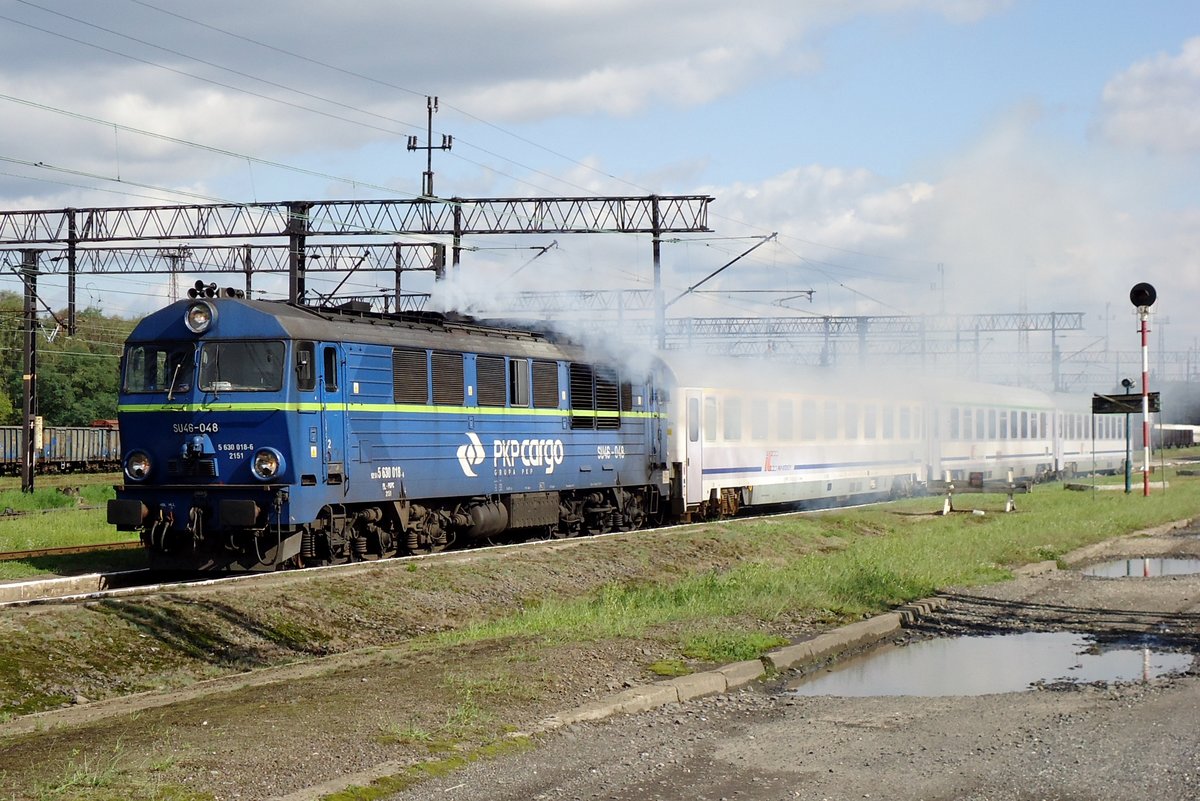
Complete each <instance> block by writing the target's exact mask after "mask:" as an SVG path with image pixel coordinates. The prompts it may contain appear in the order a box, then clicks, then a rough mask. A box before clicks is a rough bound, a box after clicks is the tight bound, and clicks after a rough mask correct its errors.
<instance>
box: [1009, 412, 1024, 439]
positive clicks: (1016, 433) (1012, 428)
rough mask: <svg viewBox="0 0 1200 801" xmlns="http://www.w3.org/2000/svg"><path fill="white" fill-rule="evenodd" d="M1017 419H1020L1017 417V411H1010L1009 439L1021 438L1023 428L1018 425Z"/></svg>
mask: <svg viewBox="0 0 1200 801" xmlns="http://www.w3.org/2000/svg"><path fill="white" fill-rule="evenodd" d="M1017 419H1018V417H1017V413H1016V412H1009V413H1008V437H1009V439H1019V438H1020V436H1021V433H1020V432H1021V429H1020V428H1018V427H1017Z"/></svg>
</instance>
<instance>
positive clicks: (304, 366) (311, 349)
mask: <svg viewBox="0 0 1200 801" xmlns="http://www.w3.org/2000/svg"><path fill="white" fill-rule="evenodd" d="M316 361H317V357H316V348H315V346H314V345H313V343H311V342H297V343H296V389H298V390H300V391H301V392H310V391H312V390H313V389H316V386H317V368H316Z"/></svg>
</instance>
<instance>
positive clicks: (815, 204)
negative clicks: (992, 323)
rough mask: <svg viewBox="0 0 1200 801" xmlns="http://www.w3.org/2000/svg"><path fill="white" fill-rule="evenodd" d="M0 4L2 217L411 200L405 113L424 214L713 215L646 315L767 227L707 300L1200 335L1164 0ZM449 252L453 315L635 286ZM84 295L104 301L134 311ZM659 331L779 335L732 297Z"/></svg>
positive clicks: (618, 269) (611, 258)
mask: <svg viewBox="0 0 1200 801" xmlns="http://www.w3.org/2000/svg"><path fill="white" fill-rule="evenodd" d="M0 16H3V17H4V18H5V19H4V20H2V21H0V22H2V24H0V37H2V38H3V42H0V44H3V46H4V51H3V52H5V53H6V57H5V58H4V59H3V60H0V95H4V96H5V97H6V98H8V99H6V100H0V115H3V123H4V124H3V125H0V157H3V158H5V159H8V161H7V162H5V163H4V164H2V165H0V173H3V174H2V175H0V204H3V207H5V208H58V207H65V206H89V205H94V206H111V205H124V204H144V203H152V202H161V203H167V202H179V203H191V202H196V197H197V196H203V197H210V198H213V199H219V200H223V201H231V202H247V201H255V200H258V201H263V200H289V199H308V198H315V199H332V198H346V197H405V196H411V195H412V194H415V193H416V192H417V191H418V190H419V187H420V180H421V178H420V176H421V171H422V170H423V168H424V159H423V157H421V156H419V155H417V154H414V153H410V152H407V151H406V149H405V141H406V137H407V136H408V135H410V134H417V135H418V136H419V137H420V138H421V140H422V141H424V127H425V95H426V94H436V95H438V96H439V99H440V110H439V113H438V114H437V116H436V118H435V123H434V125H435V137H440V134H441V133H443V132H444V133H448V134H451V135H453V136H454V138H455V144H454V147H453V149H452V151H451V152H450V153H437V154H435V157H434V170H435V173H436V177H435V188H436V189H437V190H438V192H439V194H442V195H447V196H449V195H459V196H465V197H502V196H534V195H559V196H563V195H579V194H585V193H586V194H648V193H651V192H654V193H661V194H695V193H707V194H711V195H713V196H714V197H715V198H716V200H715V202H714V203H713V205H712V207H711V214H710V224H711V226H712V227H713V229H714V231H713V233H712V234H710V235H704V236H695V237H688V238H685V239H687V241H681V242H678V243H672V244H671V245H669V246H667V247H666V248H665V251H664V282H665V283H666V285H667V294H668V296H670V295H671V294H673V292H674V291H680V290H681V289H682V288H685V287H687V286H689V285H691V284H692V283H694V282H695V281H696V280H698V278H699V277H701V276H703V275H705V274H707V273H708V272H710V271H712V270H713V269H715V268H716V267H718V266H720V265H721V264H722V263H723V262H725V261H727V260H728V259H730V258H732V257H733V256H734V255H736V254H737V253H739V252H740V251H742V250H744V249H745V248H746V247H748V246H749V244H752V243H753V241H754V240H753V239H748V237H754V236H762V235H765V234H768V233H771V232H779V237H778V239H777V240H776V241H775V242H773V243H771V244H770V245H767V246H764V247H762V248H760V249H759V250H757V251H755V253H754V254H753V256H752V257H748V258H747V259H745V260H744V262H741V263H739V264H738V266H737V268H735V269H732V270H729V271H727V272H726V273H724V274H722V276H721V278H720V280H719V281H717V282H714V287H713V288H717V289H719V288H726V289H734V288H747V287H753V288H802V287H803V288H812V289H814V290H815V295H814V297H813V301H812V303H811V305H809V306H807V307H806V308H804V309H802V310H801V312H802V313H808V314H816V315H824V314H896V313H905V314H916V313H923V312H930V311H937V310H938V309H939V308H941V307H943V305H944V307H945V308H946V309H947V310H949V311H961V312H964V313H978V312H1016V311H1022V310H1025V311H1083V312H1085V313H1086V315H1087V320H1088V325H1089V330H1088V331H1085V332H1078V333H1071V334H1068V335H1064V339H1063V341H1062V342H1061V343H1060V344H1061V345H1063V346H1064V347H1065V348H1072V347H1078V348H1085V347H1095V342H1096V340H1097V339H1098V338H1099V337H1101V336H1103V335H1104V333H1105V331H1106V330H1115V331H1117V332H1119V333H1120V336H1123V337H1125V338H1127V339H1131V334H1130V333H1129V329H1130V327H1131V326H1132V325H1133V319H1132V309H1131V308H1125V307H1126V306H1128V300H1127V293H1128V287H1129V286H1132V284H1133V283H1135V282H1136V281H1139V280H1148V281H1151V282H1152V283H1155V284H1156V285H1157V286H1159V289H1160V293H1159V294H1160V298H1161V300H1160V303H1159V304H1158V306H1157V307H1156V312H1158V318H1157V320H1158V321H1161V323H1162V324H1163V325H1164V326H1165V327H1166V332H1165V334H1164V335H1163V342H1164V344H1165V346H1166V347H1168V348H1171V349H1175V350H1185V349H1190V348H1193V347H1195V346H1196V344H1197V341H1198V338H1200V323H1198V322H1195V321H1194V320H1193V318H1194V315H1192V314H1191V313H1190V310H1191V309H1192V308H1193V307H1194V306H1195V305H1196V304H1197V303H1198V302H1200V264H1198V263H1197V262H1198V260H1200V224H1198V223H1200V197H1198V196H1197V192H1196V190H1195V187H1196V186H1197V183H1198V181H1200V6H1197V5H1196V3H1195V2H1167V1H1164V2H1148V3H1132V2H1116V1H1115V0H1101V1H1098V2H1085V1H1084V0H1036V1H1035V0H841V1H840V2H832V1H831V0H744V2H740V3H738V4H729V3H725V2H721V0H657V1H656V2H644V1H643V2H635V1H634V0H597V1H596V2H590V3H587V4H584V3H579V2H571V1H569V0H508V1H507V2H495V1H494V0H456V1H455V2H445V3H440V4H437V5H433V6H431V5H430V4H428V3H411V2H386V1H385V0H346V2H342V3H338V4H316V3H310V4H304V5H302V6H298V5H296V4H287V3H282V2H278V1H277V0H265V1H264V2H259V3H253V4H246V3H242V2H239V1H238V0H212V2H208V3H205V4H203V5H198V4H195V3H189V2H182V1H181V0H112V2H109V3H105V4H96V3H91V2H85V1H84V0H36V2H34V1H33V0H0ZM230 34H236V35H230ZM238 37H240V38H238ZM297 55H299V56H302V58H297V57H296V56H297ZM316 62H321V63H316ZM330 67H336V68H337V69H331V68H330ZM271 98H273V100H272V99H271ZM21 101H24V102H21ZM281 101H282V102H281ZM31 102H32V103H37V104H40V105H41V106H44V107H49V108H50V109H54V110H55V111H47V110H44V109H37V108H32V107H31V106H30V105H29V103H31ZM302 107H303V108H302ZM306 109H308V110H306ZM143 132H145V133H155V134H160V135H164V136H170V137H174V138H176V139H179V140H186V141H187V142H190V143H193V146H183V145H180V144H172V143H170V142H166V141H164V140H162V139H155V138H152V137H149V136H147V135H145V133H143ZM205 148H209V149H205ZM214 151H220V152H214ZM263 161H270V162H276V163H281V164H286V165H291V166H293V167H296V168H300V169H303V170H310V171H317V172H319V173H321V174H322V175H325V176H331V177H330V178H319V177H313V176H311V175H306V174H304V173H302V172H300V171H299V170H297V169H277V168H273V167H269V166H267V165H266V164H264V163H263ZM39 162H40V163H43V164H49V165H55V166H57V167H61V168H62V170H69V171H70V172H69V173H68V172H64V171H62V170H53V169H48V168H46V167H38V166H33V165H35V164H37V163H39ZM118 178H119V179H120V180H117V179H118ZM145 187H154V189H147V188H145ZM555 239H556V241H557V244H556V245H555V247H553V248H552V249H550V250H548V251H547V253H546V255H545V256H544V257H541V258H539V259H538V261H537V263H536V266H532V267H523V265H525V263H526V262H527V261H528V259H529V253H530V250H529V249H530V248H531V247H545V246H547V245H549V244H550V242H551V241H552V240H555ZM468 244H469V245H470V246H474V247H477V248H478V250H474V251H472V252H470V253H469V254H468V256H467V258H466V259H465V260H464V267H463V269H462V270H461V272H460V275H459V276H458V277H457V278H458V280H457V282H456V284H455V286H454V287H453V295H452V297H454V298H455V299H457V300H458V301H462V302H467V301H468V300H470V299H472V298H473V296H474V295H475V294H480V295H483V296H484V297H486V296H488V295H489V294H490V293H493V292H494V289H495V287H496V286H498V285H502V283H503V282H506V281H507V280H508V279H509V278H510V277H512V276H514V274H516V271H517V270H520V273H519V274H517V279H518V280H517V281H515V282H514V285H515V286H516V288H523V289H530V288H559V287H578V286H583V287H586V288H626V287H628V288H643V287H645V286H647V282H648V281H649V273H650V265H649V262H650V260H649V245H648V243H647V241H646V240H645V239H644V238H639V237H612V236H607V237H606V236H600V235H597V236H560V237H557V238H554V237H541V238H532V239H517V238H499V237H497V238H491V239H487V240H486V241H476V242H470V243H468ZM416 280H419V279H414V281H416ZM88 283H89V285H90V286H91V290H90V291H91V292H92V293H93V294H94V295H95V297H98V298H104V300H105V302H106V305H107V307H108V308H109V309H110V311H114V312H124V313H130V314H133V313H139V312H142V311H145V310H147V309H148V308H151V307H153V306H154V305H156V304H158V303H161V302H163V300H164V299H165V294H164V293H165V289H163V288H159V287H156V286H146V287H139V288H138V291H136V292H130V291H127V290H128V287H121V286H120V284H119V281H118V279H109V278H100V277H96V278H94V279H90V280H89V281H88ZM10 284H12V282H11V281H9V282H8V283H7V284H4V283H0V287H3V286H8V285H10ZM268 285H269V284H267V283H264V286H268ZM46 291H47V293H52V292H54V291H55V288H54V286H53V285H52V284H51V285H50V286H48V287H47V289H46ZM679 311H680V312H681V313H686V314H697V315H714V316H734V315H747V314H777V313H778V309H775V308H772V307H770V306H764V305H756V304H755V303H753V302H750V301H747V300H746V299H745V298H744V297H734V296H732V295H731V296H729V297H725V298H722V297H719V296H706V297H705V298H704V299H703V301H699V300H697V301H694V302H693V301H688V302H687V303H684V304H680V307H679ZM1106 316H1107V318H1108V320H1107V321H1105V317H1106ZM1114 320H1116V322H1115V323H1114V322H1113V321H1114ZM1155 325H1156V326H1157V325H1158V322H1157V321H1156V322H1155ZM1134 345H1136V342H1130V343H1129V347H1133V346H1134ZM1037 346H1038V345H1036V344H1035V347H1037ZM1041 346H1045V343H1041ZM1120 346H1121V347H1125V344H1124V343H1121V344H1120Z"/></svg>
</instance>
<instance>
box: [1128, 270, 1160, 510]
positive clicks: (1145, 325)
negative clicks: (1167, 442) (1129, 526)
mask: <svg viewBox="0 0 1200 801" xmlns="http://www.w3.org/2000/svg"><path fill="white" fill-rule="evenodd" d="M1157 298H1158V293H1157V292H1156V291H1155V290H1154V287H1152V286H1151V285H1150V284H1147V283H1140V284H1134V286H1133V289H1131V290H1129V301H1130V302H1131V303H1132V304H1133V305H1134V306H1137V310H1138V318H1139V319H1140V320H1141V331H1142V495H1143V497H1145V496H1149V495H1150V348H1149V342H1150V339H1149V334H1150V307H1151V306H1153V305H1154V301H1155V300H1156V299H1157Z"/></svg>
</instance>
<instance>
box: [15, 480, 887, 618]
mask: <svg viewBox="0 0 1200 801" xmlns="http://www.w3.org/2000/svg"><path fill="white" fill-rule="evenodd" d="M876 505H878V504H874V503H871V504H857V505H853V506H845V507H840V508H841V509H849V508H856V507H857V506H876ZM824 511H827V510H823V509H815V510H810V511H809V512H795V511H788V512H778V513H770V514H759V515H746V516H744V517H738V518H737V520H739V521H750V520H756V519H763V518H770V517H776V516H779V515H794V514H820V513H821V512H824ZM691 525H695V524H694V523H685V524H679V525H671V526H662V527H659V528H654V529H637V530H635V531H616V532H610V533H607V534H596V535H592V536H587V537H570V538H567V539H545V540H525V541H523V542H510V543H502V544H498V545H480V546H477V547H472V548H465V549H461V550H451V551H440V552H438V553H432V554H417V555H412V556H395V557H391V558H388V559H379V560H368V561H363V562H350V563H347V564H340V565H326V566H322V567H311V568H305V569H303V570H284V571H278V572H274V573H238V574H233V575H221V576H211V575H209V576H203V577H197V576H189V577H188V578H186V579H183V580H179V577H178V576H170V577H167V576H164V575H163V574H162V573H159V572H157V571H153V570H130V571H122V572H119V573H92V574H88V575H84V576H74V577H68V578H61V577H56V578H52V579H28V580H23V581H18V582H8V583H2V582H0V608H3V607H7V606H27V605H33V604H41V603H81V602H86V601H95V600H99V599H104V598H114V597H125V596H133V595H143V594H148V593H155V592H168V591H174V590H178V589H182V588H186V587H213V586H224V585H229V584H235V583H236V584H243V583H246V582H252V581H279V580H283V581H286V580H288V579H289V577H295V578H297V579H300V578H302V577H304V576H306V575H311V574H312V573H314V572H320V571H343V572H351V571H357V570H370V569H375V568H380V567H385V568H389V567H390V568H394V569H404V567H405V566H406V565H409V564H411V563H416V562H436V563H450V564H453V563H455V562H472V561H475V560H477V559H481V558H506V557H507V556H509V555H513V556H516V555H518V554H521V553H525V552H529V551H533V552H536V551H537V550H560V549H563V548H575V547H580V546H586V545H587V544H588V543H591V542H599V541H602V540H606V539H608V538H610V537H627V536H638V535H644V534H646V533H648V532H658V533H666V532H669V531H671V530H673V529H677V528H686V527H688V526H691ZM108 545H109V546H115V547H124V548H134V547H141V543H140V542H131V543H109V544H108ZM88 548H91V549H97V546H83V547H82V548H81V550H87V549H88ZM43 550H48V551H56V550H59V549H43Z"/></svg>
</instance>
